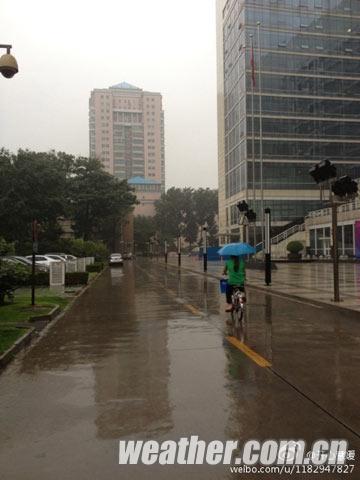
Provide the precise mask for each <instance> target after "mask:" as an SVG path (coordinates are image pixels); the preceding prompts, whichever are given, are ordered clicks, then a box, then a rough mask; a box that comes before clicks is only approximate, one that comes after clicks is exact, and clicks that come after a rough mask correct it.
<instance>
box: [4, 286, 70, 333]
mask: <svg viewBox="0 0 360 480" xmlns="http://www.w3.org/2000/svg"><path fill="white" fill-rule="evenodd" d="M35 301H36V306H35V308H34V309H33V308H32V307H31V305H30V303H31V297H30V292H29V293H26V294H25V293H21V294H18V295H16V294H15V299H14V303H8V304H7V305H4V306H1V307H0V325H1V324H4V323H5V322H6V323H7V322H26V321H28V320H29V318H30V317H34V316H37V315H46V314H47V313H49V312H50V311H51V310H52V309H53V308H54V306H55V305H60V308H61V309H62V308H64V307H65V306H66V305H67V304H68V303H69V299H68V298H65V297H62V296H59V295H55V294H54V293H53V292H51V291H49V292H44V291H41V292H39V293H36V296H35Z"/></svg>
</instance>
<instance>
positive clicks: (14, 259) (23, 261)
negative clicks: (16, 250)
mask: <svg viewBox="0 0 360 480" xmlns="http://www.w3.org/2000/svg"><path fill="white" fill-rule="evenodd" d="M2 260H5V261H7V262H11V263H15V264H17V265H23V266H25V267H28V268H32V259H31V258H30V259H28V258H26V257H22V256H20V255H9V256H7V257H2ZM35 268H36V270H38V271H45V270H46V267H44V265H37V264H35Z"/></svg>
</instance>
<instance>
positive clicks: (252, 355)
mask: <svg viewBox="0 0 360 480" xmlns="http://www.w3.org/2000/svg"><path fill="white" fill-rule="evenodd" d="M226 340H227V341H228V342H229V343H231V345H233V346H234V347H236V348H238V349H239V350H241V351H242V352H243V353H245V355H247V356H248V357H249V358H251V360H252V361H253V362H255V363H257V364H258V365H259V366H260V367H271V363H270V362H268V361H267V360H266V359H265V358H263V357H262V356H261V355H259V354H258V353H256V352H254V350H252V349H251V348H250V347H248V346H247V345H245V343H243V342H240V340H238V339H237V338H235V337H226Z"/></svg>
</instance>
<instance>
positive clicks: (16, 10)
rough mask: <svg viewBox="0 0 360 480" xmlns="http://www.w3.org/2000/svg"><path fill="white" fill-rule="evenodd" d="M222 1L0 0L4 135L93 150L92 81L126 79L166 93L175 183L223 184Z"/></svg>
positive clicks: (15, 140) (15, 143)
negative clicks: (218, 27)
mask: <svg viewBox="0 0 360 480" xmlns="http://www.w3.org/2000/svg"><path fill="white" fill-rule="evenodd" d="M214 3H215V2H214V0H181V1H179V0H177V1H175V0H151V1H150V0H102V1H101V2H99V1H93V0H71V1H70V0H62V1H61V2H58V1H51V0H31V1H29V0H0V23H1V28H0V31H1V36H0V43H11V44H12V45H13V51H12V53H13V54H14V55H15V57H16V58H17V60H18V63H19V70H20V71H19V73H18V74H17V75H16V76H15V77H14V78H13V79H12V80H7V79H5V78H3V77H0V145H1V146H4V147H6V148H8V149H10V150H12V151H16V150H17V149H18V148H29V149H33V150H37V151H42V150H49V149H52V148H53V149H55V150H62V151H66V152H68V153H73V154H75V155H77V154H81V155H88V99H89V94H90V91H91V90H92V89H93V88H106V87H109V86H110V85H114V84H116V83H119V82H122V81H127V82H129V83H131V84H133V85H136V86H138V87H140V88H143V89H144V90H150V91H158V92H161V93H162V95H163V102H164V110H165V141H166V183H167V187H169V186H172V185H175V186H194V187H198V186H204V187H205V186H210V187H215V186H217V146H216V38H215V4H214ZM3 53H4V52H3Z"/></svg>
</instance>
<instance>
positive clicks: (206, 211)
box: [193, 188, 218, 246]
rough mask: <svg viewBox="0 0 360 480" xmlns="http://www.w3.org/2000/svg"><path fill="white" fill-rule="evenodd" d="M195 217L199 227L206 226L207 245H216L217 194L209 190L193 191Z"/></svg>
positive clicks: (215, 191)
mask: <svg viewBox="0 0 360 480" xmlns="http://www.w3.org/2000/svg"><path fill="white" fill-rule="evenodd" d="M193 198H194V204H195V207H194V208H195V217H196V219H197V223H198V225H199V226H202V225H205V224H207V228H208V234H209V245H210V246H216V245H217V243H218V237H217V233H218V224H217V215H218V192H217V190H212V189H210V188H199V189H198V190H195V191H194V195H193Z"/></svg>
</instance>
